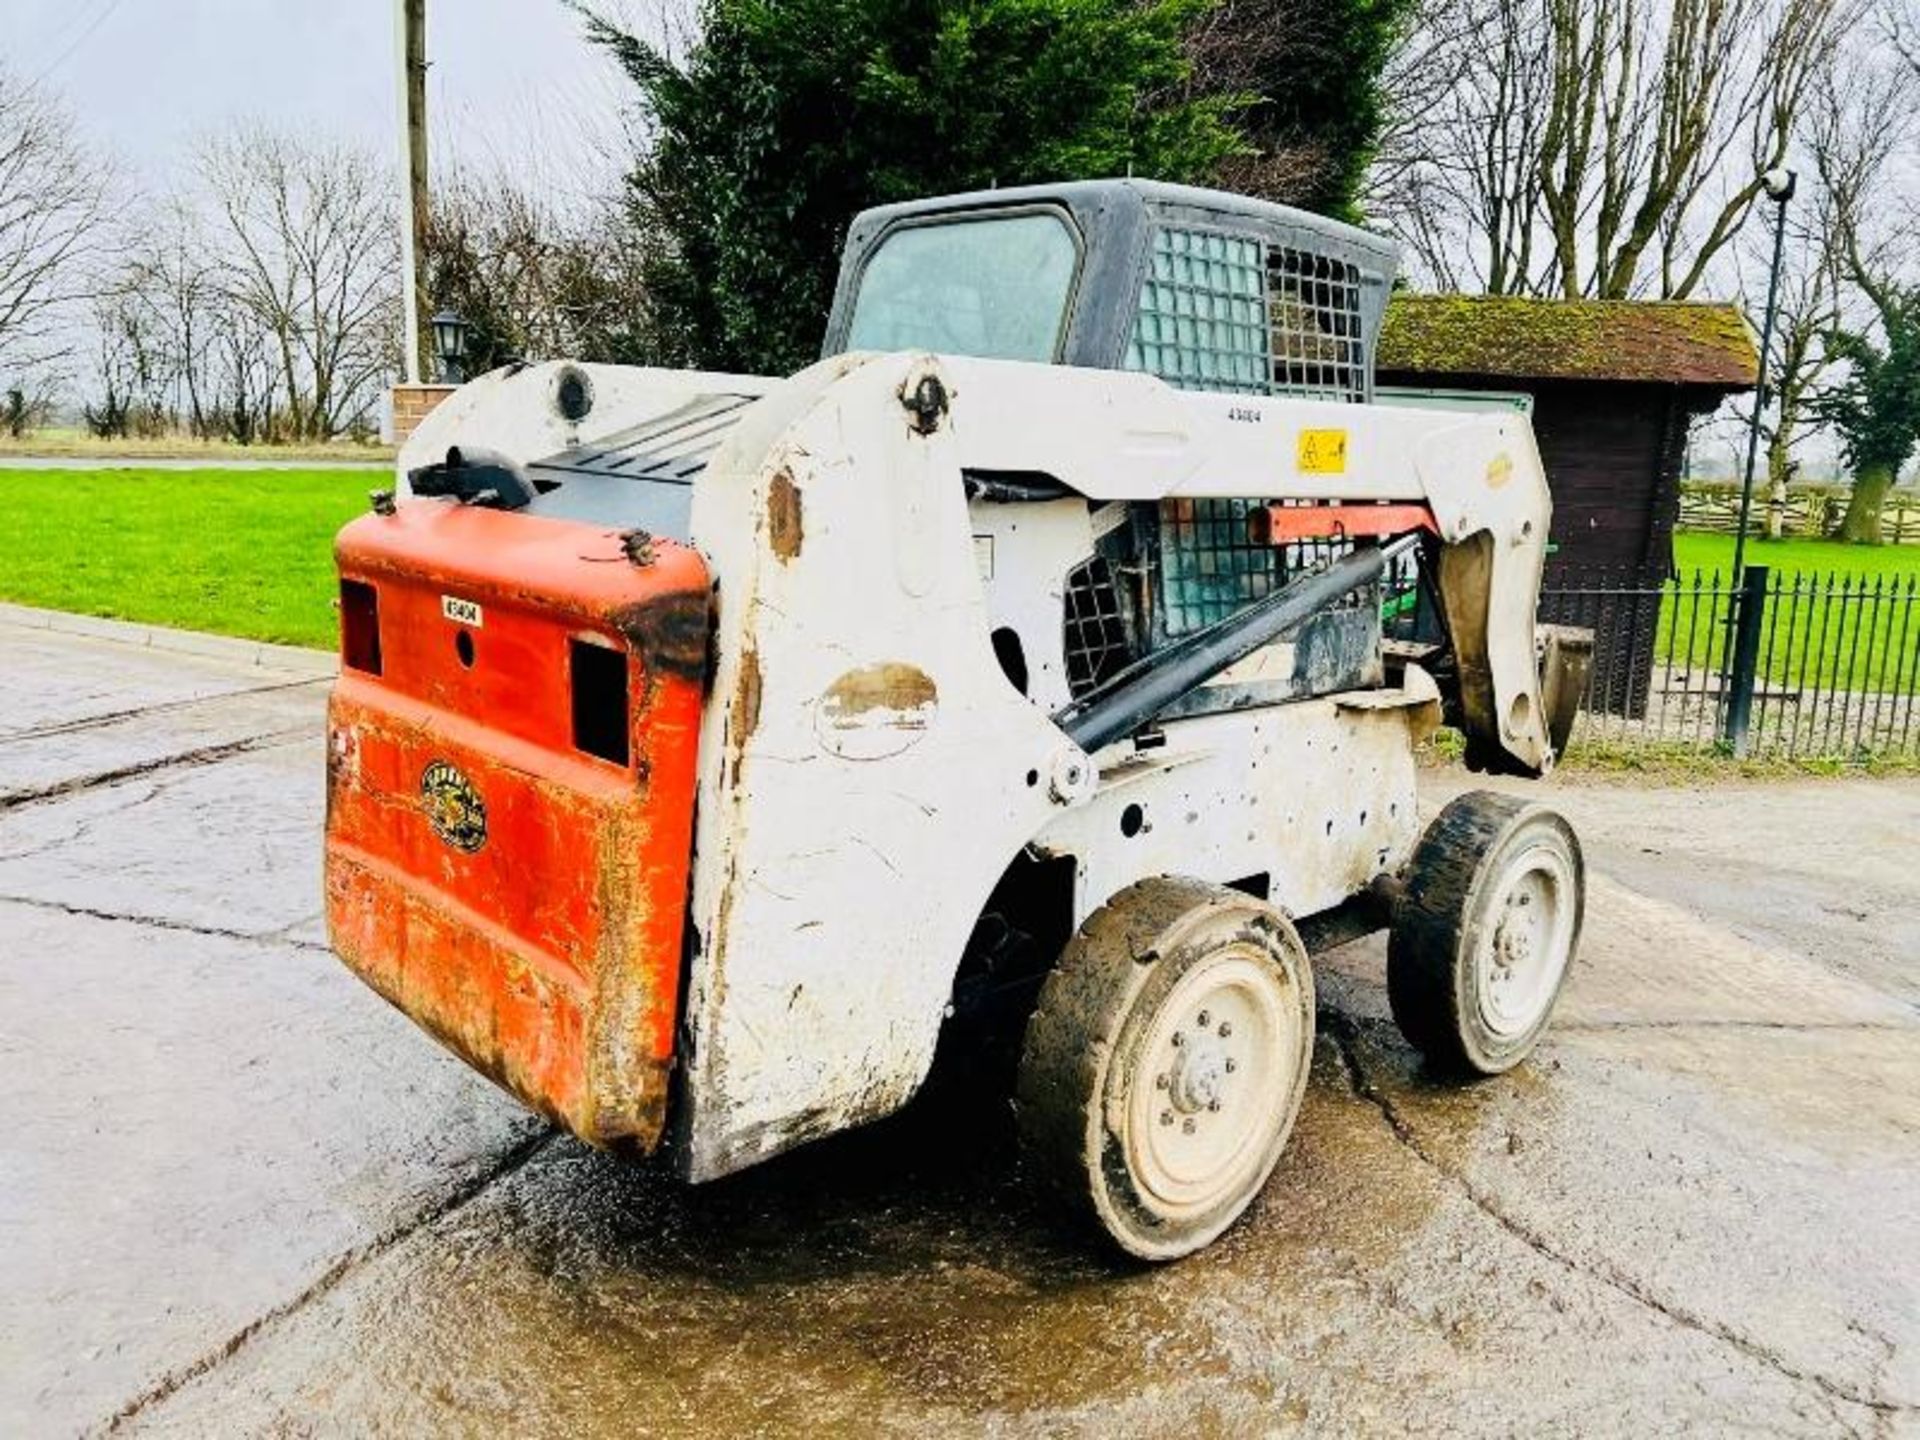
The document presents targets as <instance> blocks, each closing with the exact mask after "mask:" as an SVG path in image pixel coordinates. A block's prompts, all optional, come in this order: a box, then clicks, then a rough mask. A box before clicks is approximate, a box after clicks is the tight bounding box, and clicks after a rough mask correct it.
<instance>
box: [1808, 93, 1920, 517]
mask: <svg viewBox="0 0 1920 1440" xmlns="http://www.w3.org/2000/svg"><path fill="white" fill-rule="evenodd" d="M1917 80H1920V77H1917V76H1916V74H1915V72H1914V71H1913V69H1912V67H1911V65H1909V64H1905V63H1862V64H1860V65H1858V66H1856V67H1855V69H1854V70H1853V72H1852V74H1851V75H1850V76H1849V79H1848V83H1847V84H1846V85H1845V86H1844V87H1843V86H1840V85H1833V86H1830V87H1828V88H1827V89H1826V90H1825V91H1824V92H1823V94H1822V97H1821V103H1820V105H1819V107H1818V109H1817V111H1816V114H1815V118H1814V123H1813V125H1812V127H1811V135H1810V148H1811V150H1812V152H1813V156H1814V162H1815V165H1816V168H1817V170H1818V173H1819V179H1820V183H1821V186H1822V188H1823V190H1824V191H1825V194H1826V203H1827V205H1828V206H1829V207H1830V210H1831V214H1832V217H1833V218H1832V224H1833V248H1834V257H1835V258H1834V265H1835V269H1836V271H1837V273H1838V275H1839V277H1840V278H1841V279H1842V280H1843V281H1844V282H1845V284H1846V286H1847V287H1848V289H1850V290H1851V292H1852V294H1853V296H1854V297H1856V298H1857V304H1856V305H1854V306H1852V307H1845V308H1842V309H1841V311H1840V313H1839V315H1838V317H1837V318H1836V320H1835V323H1834V325H1833V327H1832V329H1831V330H1830V332H1829V335H1828V344H1829V345H1830V346H1831V347H1832V348H1833V349H1834V351H1835V352H1836V355H1837V358H1839V359H1840V360H1842V361H1844V362H1845V363H1846V365H1847V373H1846V375H1845V376H1844V378H1843V379H1842V380H1841V381H1840V383H1839V384H1837V385H1835V386H1833V387H1832V388H1830V389H1829V390H1828V391H1827V392H1826V393H1825V394H1823V395H1822V396H1821V397H1820V401H1819V406H1818V408H1819V409H1820V411H1821V412H1822V414H1823V416H1824V418H1826V419H1827V421H1828V422H1829V423H1830V424H1832V425H1833V427H1834V428H1835V430H1836V431H1837V432H1838V433H1839V436H1840V438H1841V441H1842V443H1843V445H1844V447H1845V450H1846V455H1847V459H1848V460H1849V462H1850V463H1851V464H1852V466H1853V471H1854V478H1853V492H1852V494H1851V495H1850V496H1849V497H1848V502H1847V513H1846V515H1845V517H1844V518H1843V520H1842V522H1841V530H1840V534H1841V538H1842V539H1846V540H1852V541H1857V542H1863V543H1868V544H1878V543H1879V542H1880V517H1881V510H1882V508H1883V506H1884V504H1885V501H1886V495H1887V491H1888V490H1889V489H1891V488H1892V486H1893V483H1894V481H1895V479H1896V478H1897V477H1898V475H1899V473H1900V468H1901V466H1903V465H1905V464H1906V463H1907V460H1908V459H1909V458H1910V457H1911V456H1912V455H1913V454H1914V451H1915V448H1916V446H1920V234H1916V227H1915V224H1914V207H1913V205H1912V204H1911V202H1910V201H1909V203H1907V204H1906V205H1904V206H1903V205H1901V204H1899V203H1898V202H1897V201H1896V200H1895V198H1894V197H1893V195H1892V193H1891V192H1892V190H1893V180H1894V177H1895V175H1896V174H1897V173H1898V172H1897V165H1898V162H1900V161H1904V160H1908V159H1909V157H1910V153H1911V150H1912V147H1913V145H1914V142H1915V140H1916V138H1920V123H1917V122H1916V121H1915V118H1914V110H1915V106H1916V102H1920V84H1917V83H1916V81H1917ZM1842 304H1843V307H1844V305H1845V302H1844V298H1843V301H1842Z"/></svg>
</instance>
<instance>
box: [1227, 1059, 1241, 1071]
mask: <svg viewBox="0 0 1920 1440" xmlns="http://www.w3.org/2000/svg"><path fill="white" fill-rule="evenodd" d="M1226 1068H1227V1074H1229V1075H1231V1074H1233V1072H1234V1071H1236V1070H1238V1069H1239V1068H1240V1062H1239V1061H1237V1060H1235V1059H1234V1058H1233V1057H1232V1056H1231V1055H1229V1056H1228V1057H1227V1067H1226Z"/></svg>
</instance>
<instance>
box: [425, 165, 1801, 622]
mask: <svg viewBox="0 0 1920 1440" xmlns="http://www.w3.org/2000/svg"><path fill="white" fill-rule="evenodd" d="M1796 178H1797V177H1796V176H1795V175H1794V173H1793V171H1791V170H1769V171H1767V173H1766V174H1764V175H1762V176H1761V177H1760V185H1761V188H1763V189H1764V190H1765V191H1766V192H1767V198H1768V199H1769V200H1771V201H1773V203H1774V207H1775V211H1774V221H1773V270H1772V272H1771V273H1770V274H1769V275H1768V276H1767V313H1766V318H1765V319H1764V320H1763V321H1762V322H1761V324H1760V388H1759V389H1758V390H1756V391H1755V392H1754V396H1753V423H1752V424H1751V425H1749V426H1748V427H1747V469H1746V474H1745V476H1744V477H1743V478H1742V480H1741V482H1740V524H1739V527H1738V528H1737V529H1736V530H1735V531H1734V532H1733V583H1734V585H1735V587H1736V588H1737V587H1738V586H1739V584H1740V576H1741V573H1742V569H1743V567H1744V566H1745V564H1746V558H1747V521H1748V518H1749V517H1750V516H1751V514H1752V512H1753V466H1754V461H1755V460H1757V459H1758V458H1759V455H1760V412H1761V411H1762V410H1764V409H1766V407H1767V366H1768V365H1769V364H1770V363H1771V361H1772V358H1773V313H1774V307H1775V305H1776V304H1777V303H1778V301H1779V298H1780V252H1781V249H1782V248H1783V246H1784V245H1785V243H1786V238H1787V202H1788V201H1789V200H1791V199H1792V198H1793V186H1794V181H1795V179H1796ZM436 323H437V322H436Z"/></svg>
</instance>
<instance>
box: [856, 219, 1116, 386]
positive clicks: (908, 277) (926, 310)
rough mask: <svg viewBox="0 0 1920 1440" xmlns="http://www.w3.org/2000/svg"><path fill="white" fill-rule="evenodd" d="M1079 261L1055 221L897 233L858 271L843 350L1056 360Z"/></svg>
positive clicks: (964, 224) (952, 223) (958, 224)
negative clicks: (919, 351)
mask: <svg viewBox="0 0 1920 1440" xmlns="http://www.w3.org/2000/svg"><path fill="white" fill-rule="evenodd" d="M1078 259H1079V247H1078V246H1077V245H1076V244H1075V243H1074V237H1073V232H1072V231H1071V230H1070V229H1069V228H1068V227H1067V223H1066V221H1064V220H1063V219H1061V218H1060V217H1059V216H1057V215H1045V214H1043V215H1004V216H998V217H995V218H992V219H980V220H949V221H945V222H938V223H933V224H925V225H912V226H907V227H905V228H902V229H899V230H896V231H894V232H893V233H892V234H891V235H889V236H888V237H887V238H886V239H885V240H883V241H881V243H880V248H879V249H878V250H876V251H875V252H874V254H873V257H872V258H871V259H870V260H868V261H867V264H866V268H865V270H864V271H863V273H862V274H861V277H860V290H859V294H858V296H857V298H856V299H855V301H854V308H853V320H852V323H851V324H850V326H849V328H848V332H847V349H849V350H931V351H934V352H936V353H939V354H948V355H977V356H980V357H982V358H985V359H989V360H1037V361H1051V360H1054V359H1056V358H1058V353H1059V348H1060V338H1061V332H1062V331H1063V330H1064V328H1065V321H1066V314H1067V299H1068V296H1069V295H1070V294H1071V292H1072V289H1073V276H1074V268H1075V266H1076V264H1077V263H1078Z"/></svg>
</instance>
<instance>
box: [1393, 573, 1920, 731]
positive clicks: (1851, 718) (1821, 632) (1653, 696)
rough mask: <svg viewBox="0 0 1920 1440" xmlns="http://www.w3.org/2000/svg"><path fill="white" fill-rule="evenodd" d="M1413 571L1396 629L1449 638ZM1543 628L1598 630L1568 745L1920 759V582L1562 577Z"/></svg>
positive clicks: (1918, 577) (1824, 576)
mask: <svg viewBox="0 0 1920 1440" xmlns="http://www.w3.org/2000/svg"><path fill="white" fill-rule="evenodd" d="M1434 610H1435V606H1434V600H1433V597H1432V596H1431V594H1430V593H1429V592H1428V591H1427V589H1426V587H1425V586H1424V585H1423V584H1422V583H1421V581H1420V578H1419V576H1418V575H1417V572H1415V571H1414V570H1412V569H1411V568H1406V569H1404V570H1403V572H1402V573H1401V574H1399V575H1398V576H1397V577H1396V579H1395V581H1394V582H1391V583H1390V584H1389V586H1388V589H1387V597H1386V602H1385V606H1384V611H1385V615H1384V618H1385V622H1386V630H1387V634H1388V635H1389V636H1390V637H1392V638H1396V639H1403V640H1437V639H1439V638H1440V633H1439V629H1438V626H1437V623H1436V620H1435V614H1434ZM1539 616H1540V619H1541V620H1542V621H1544V622H1550V623H1556V624H1563V625H1579V626H1584V627H1586V628H1588V629H1591V630H1592V631H1593V632H1594V656H1593V669H1592V672H1591V674H1590V676H1589V679H1588V685H1587V693H1586V695H1585V697H1584V698H1583V700H1582V702H1581V710H1580V717H1579V720H1578V722H1577V724H1576V726H1575V729H1574V735H1573V742H1572V744H1573V746H1574V747H1576V748H1577V747H1580V746H1589V747H1593V746H1599V747H1608V748H1632V747H1636V746H1647V747H1666V748H1674V747H1680V748H1687V749H1699V750H1727V751H1731V752H1733V753H1735V754H1739V755H1744V756H1765V757H1779V758H1789V759H1802V760H1849V761H1859V760H1865V759H1870V758H1874V757H1879V756H1892V755H1915V754H1920V572H1916V573H1912V574H1891V575H1877V576H1876V575H1859V574H1844V573H1840V572H1817V573H1816V572H1808V571H1776V570H1773V569H1771V568H1769V567H1767V566H1760V565H1754V566H1748V567H1747V569H1746V572H1745V575H1744V577H1743V578H1742V579H1741V580H1740V581H1739V582H1738V583H1736V581H1735V580H1734V578H1733V577H1732V576H1730V575H1727V574H1725V573H1722V572H1719V571H1702V570H1695V571H1690V572H1687V573H1684V574H1676V575H1668V576H1665V577H1662V576H1659V575H1658V574H1655V575H1651V576H1650V575H1648V574H1647V573H1645V572H1644V571H1635V570H1620V569H1586V570H1574V569H1561V570H1559V571H1557V572H1556V573H1554V574H1552V575H1550V576H1549V577H1548V580H1547V583H1546V585H1545V586H1544V587H1543V588H1542V590H1541V594H1540V608H1539Z"/></svg>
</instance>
